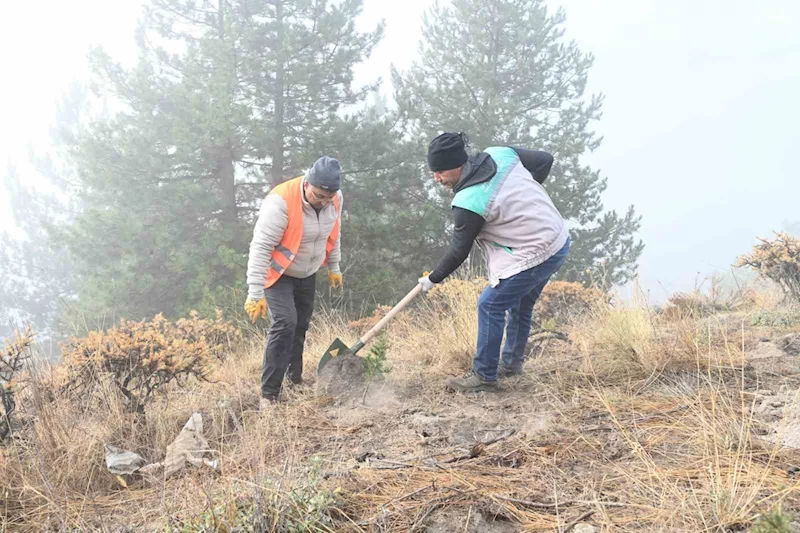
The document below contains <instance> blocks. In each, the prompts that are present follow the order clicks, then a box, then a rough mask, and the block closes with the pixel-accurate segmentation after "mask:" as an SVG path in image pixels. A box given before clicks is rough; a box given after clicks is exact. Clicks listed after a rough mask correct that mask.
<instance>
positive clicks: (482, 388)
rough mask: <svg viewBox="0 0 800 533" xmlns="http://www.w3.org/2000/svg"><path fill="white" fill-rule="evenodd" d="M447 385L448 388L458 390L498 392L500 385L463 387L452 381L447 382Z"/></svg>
mask: <svg viewBox="0 0 800 533" xmlns="http://www.w3.org/2000/svg"><path fill="white" fill-rule="evenodd" d="M445 386H446V387H447V388H448V389H451V390H454V391H458V392H497V391H499V390H500V389H499V387H497V385H494V386H492V385H478V386H477V387H462V386H460V385H454V384H452V383H450V382H446V383H445Z"/></svg>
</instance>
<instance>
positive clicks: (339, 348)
mask: <svg viewBox="0 0 800 533" xmlns="http://www.w3.org/2000/svg"><path fill="white" fill-rule="evenodd" d="M348 351H350V348H349V347H348V346H347V345H346V344H345V343H343V342H342V341H341V339H339V338H338V337H337V338H336V340H334V341H333V342H332V343H331V345H330V346H328V349H327V350H325V353H324V354H322V358H321V359H320V360H319V364H318V365H317V375H319V373H320V372H321V371H322V367H324V366H325V365H326V364H328V361H330V360H331V359H333V358H334V357H339V356H340V355H343V354H344V353H345V352H348Z"/></svg>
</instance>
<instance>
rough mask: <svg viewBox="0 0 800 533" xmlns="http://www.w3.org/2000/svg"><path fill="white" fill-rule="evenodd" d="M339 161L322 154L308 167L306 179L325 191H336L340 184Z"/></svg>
mask: <svg viewBox="0 0 800 533" xmlns="http://www.w3.org/2000/svg"><path fill="white" fill-rule="evenodd" d="M339 171H340V168H339V161H337V160H336V159H334V158H332V157H328V156H327V155H324V156H322V157H320V158H319V159H317V161H316V162H315V163H314V166H313V167H311V168H310V169H308V172H307V173H306V181H307V182H308V183H310V184H311V185H314V186H316V187H319V188H320V189H325V190H326V191H338V190H339V185H340V177H339Z"/></svg>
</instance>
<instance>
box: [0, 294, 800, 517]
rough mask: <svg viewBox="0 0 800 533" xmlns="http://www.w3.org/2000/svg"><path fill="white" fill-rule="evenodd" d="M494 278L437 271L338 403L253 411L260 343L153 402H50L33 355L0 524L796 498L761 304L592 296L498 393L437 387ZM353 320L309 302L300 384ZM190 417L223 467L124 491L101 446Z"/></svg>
mask: <svg viewBox="0 0 800 533" xmlns="http://www.w3.org/2000/svg"><path fill="white" fill-rule="evenodd" d="M481 288H482V284H481V283H477V282H470V281H465V280H461V281H458V282H451V283H448V284H445V285H444V286H442V287H440V288H438V289H437V290H436V291H435V292H434V293H433V294H431V295H430V297H427V298H424V299H420V300H418V301H417V302H415V305H414V307H413V309H411V310H409V311H407V312H404V313H402V314H401V315H400V316H399V317H398V318H397V319H396V320H395V321H394V322H393V323H392V324H391V325H390V327H389V340H390V344H391V347H390V351H389V361H390V362H391V364H392V367H393V369H394V370H393V371H392V373H391V374H390V375H389V377H388V381H387V383H386V388H385V389H379V388H376V390H378V391H380V390H383V391H385V392H384V393H383V394H385V395H386V396H387V397H388V396H392V399H393V400H394V401H393V402H384V403H381V402H375V403H372V404H370V403H368V404H367V405H366V406H363V407H346V406H345V407H342V406H338V407H337V406H333V405H331V404H330V403H329V402H328V401H327V400H326V399H324V398H316V397H315V396H314V394H313V393H312V391H311V390H309V389H304V390H295V389H290V390H287V396H288V398H289V400H290V401H289V402H288V403H287V404H285V405H279V406H276V407H275V408H274V409H273V410H272V411H270V412H258V411H257V410H256V408H257V404H258V392H257V390H258V379H259V372H260V364H261V358H262V350H263V339H253V340H251V341H249V342H250V343H249V344H247V345H245V346H243V347H242V348H241V349H240V350H239V351H238V352H236V353H234V354H231V356H229V357H228V358H227V359H226V360H225V361H221V362H219V364H218V368H217V369H216V371H215V373H214V379H213V382H212V383H199V382H194V381H190V382H189V384H188V385H186V386H185V387H177V386H174V385H173V386H169V387H167V388H166V389H165V390H164V391H163V393H161V394H160V395H159V396H158V398H157V399H156V400H155V403H154V404H153V408H152V409H148V411H147V413H146V414H144V415H137V414H135V413H129V412H127V411H126V410H125V408H124V404H123V402H122V399H121V398H120V397H119V394H118V393H117V392H116V391H115V390H114V389H113V387H111V386H110V384H105V385H104V386H101V387H98V388H97V389H96V390H95V392H94V394H93V395H92V397H91V398H81V397H55V396H53V395H52V394H50V393H49V392H48V391H49V390H51V385H50V382H49V380H50V379H51V377H50V373H49V372H47V371H46V370H41V371H40V372H39V373H38V375H36V376H35V379H34V383H33V384H32V385H31V386H29V387H28V388H27V389H26V393H25V395H24V410H23V411H24V412H23V413H22V414H24V415H25V416H24V421H25V422H26V424H27V426H26V428H25V431H24V437H21V438H19V439H17V440H16V441H15V442H14V444H13V445H11V446H8V447H6V448H3V449H0V494H2V495H3V503H2V505H0V530H3V529H8V530H15V531H39V530H41V529H43V528H44V527H50V528H51V529H53V530H67V529H71V528H72V530H75V529H77V528H82V529H83V530H98V529H104V530H113V529H114V528H115V527H116V526H117V525H120V524H126V525H128V526H129V527H130V528H131V529H132V530H137V531H156V530H158V531H165V530H174V531H214V530H217V531H224V530H226V529H225V528H224V527H223V525H224V526H225V527H228V528H230V527H231V526H232V525H233V524H237V525H239V526H242V525H248V527H251V528H255V529H254V530H259V529H260V530H263V531H289V530H291V529H290V526H291V527H295V528H296V529H295V530H305V531H398V532H399V531H412V530H415V531H424V530H426V528H428V527H429V525H430V524H431V520H432V519H433V518H434V517H436V516H437V515H439V514H440V513H447V512H451V511H453V512H454V511H459V512H460V513H461V515H462V516H461V518H458V519H453V522H452V525H453V528H454V529H458V530H465V528H466V526H468V524H467V523H466V522H465V519H464V516H477V515H480V516H483V517H485V519H486V520H488V521H492V520H494V523H495V524H498V527H500V526H499V525H503V524H505V525H506V526H508V527H509V528H511V529H505V531H517V530H520V531H522V530H524V531H565V530H566V529H567V528H568V527H570V526H571V525H572V524H573V523H574V522H575V520H576V519H578V518H580V517H583V518H582V519H583V520H586V521H589V522H592V523H594V524H595V525H598V526H600V527H602V528H603V530H608V531H693V532H694V531H709V532H711V531H719V532H723V531H738V530H742V529H743V528H746V527H747V526H748V525H749V524H752V523H753V521H754V520H755V519H756V518H757V517H758V516H759V515H760V514H762V513H764V512H766V511H768V510H770V509H773V508H776V507H777V506H779V505H780V506H781V507H782V508H783V509H785V510H790V511H791V510H796V509H798V508H799V506H800V491H799V490H798V489H800V486H798V482H797V481H796V480H794V479H793V478H792V477H790V476H789V475H788V474H787V471H788V469H790V467H792V466H793V465H795V464H798V463H799V462H800V454H798V452H797V451H795V450H793V449H790V448H781V447H779V446H778V445H777V444H772V443H771V442H768V441H767V440H764V439H763V438H762V437H763V434H764V431H765V430H768V429H769V424H768V422H765V421H764V420H762V419H761V418H760V415H759V413H758V412H757V411H756V410H755V408H754V406H755V405H756V403H754V400H759V401H760V398H761V397H762V395H763V394H764V389H772V390H777V389H778V388H779V386H780V385H781V384H783V385H787V384H788V385H789V386H791V387H793V386H796V385H797V384H798V383H800V379H798V377H799V376H800V367H798V365H797V363H796V362H794V359H788V358H787V359H786V360H785V361H783V360H782V361H783V363H784V364H786V365H788V366H787V367H786V368H788V370H786V371H784V372H782V373H780V375H777V373H776V372H774V370H775V369H774V365H770V366H769V367H768V368H769V370H770V371H772V373H770V372H762V371H761V370H759V369H758V368H756V367H753V366H752V365H751V364H750V363H749V362H748V354H749V353H750V350H751V347H752V346H753V345H754V343H757V341H758V338H760V337H763V336H768V335H769V334H770V333H769V331H768V330H766V329H765V328H763V327H762V328H759V329H758V331H757V332H755V333H754V332H752V331H751V327H750V325H749V323H750V318H749V315H748V314H747V313H740V314H733V315H730V314H729V315H724V316H717V315H715V316H712V317H704V318H702V319H701V318H695V317H684V318H681V319H679V320H676V319H675V318H674V317H672V318H667V317H664V316H662V315H659V314H656V313H653V312H652V311H650V310H649V309H648V308H646V307H645V306H643V305H636V304H635V303H634V304H631V305H628V306H614V307H608V306H606V307H599V308H597V309H596V310H595V311H594V312H592V313H591V314H590V315H589V316H586V317H584V318H583V320H582V322H581V323H579V324H575V325H574V326H573V327H572V328H571V329H570V330H569V331H568V333H569V337H570V341H569V342H563V341H559V340H553V341H549V342H550V344H547V345H543V346H544V353H543V354H542V355H541V356H540V357H538V358H537V359H535V360H531V361H529V362H528V365H527V370H528V373H527V375H526V376H524V377H521V378H513V379H512V380H511V381H508V382H505V383H506V384H505V385H504V389H505V390H504V392H502V393H499V394H496V395H485V396H484V395H479V396H466V395H459V394H447V393H444V392H443V391H442V390H441V380H442V378H443V377H444V376H445V375H448V374H455V373H459V372H461V371H463V370H464V369H466V368H468V366H469V364H470V360H471V356H472V353H474V339H475V335H476V328H477V326H476V322H475V320H476V319H475V300H476V299H477V296H478V294H479V292H480V290H481ZM361 325H362V326H363V325H364V324H361ZM781 331H782V332H783V331H785V329H783V330H781ZM359 333H361V331H356V330H353V329H348V327H347V322H346V321H345V320H344V319H343V318H342V317H340V316H337V315H336V314H335V313H320V314H317V315H315V317H314V321H313V325H312V330H311V331H310V333H309V338H308V343H307V349H306V378H307V379H308V380H310V381H313V378H314V376H313V373H314V369H315V367H316V362H317V359H318V357H319V354H321V353H322V351H323V350H324V349H325V348H326V347H327V346H328V344H329V343H330V342H331V341H332V340H333V339H334V338H335V337H337V336H338V337H340V338H342V340H344V341H345V343H347V344H351V343H353V342H354V341H355V340H356V338H357V336H358V334H359ZM773 374H775V375H773ZM379 393H380V392H379ZM195 411H199V412H201V413H202V414H203V417H204V420H205V425H206V431H205V435H206V438H207V439H208V441H209V443H210V444H211V447H212V448H213V450H214V454H215V455H216V456H217V457H218V458H219V459H220V461H221V470H220V471H219V472H213V471H212V470H210V469H199V468H193V469H190V470H187V471H186V472H184V473H182V474H179V475H176V476H175V477H173V478H170V479H168V480H166V481H164V482H160V483H156V484H150V485H148V484H145V483H144V481H143V480H140V479H136V478H129V479H128V487H127V488H125V487H122V486H121V485H120V484H119V482H118V481H117V480H116V479H115V478H114V476H112V475H111V474H109V473H108V472H107V471H106V470H105V465H104V458H103V444H104V443H108V444H114V445H117V446H119V447H122V448H125V449H131V450H134V451H136V452H138V453H140V454H141V455H143V456H144V457H145V458H147V459H148V460H153V461H155V460H160V459H161V458H162V457H163V454H164V451H165V449H166V446H167V445H168V444H169V442H171V440H172V439H174V437H175V436H176V435H177V433H178V432H179V431H180V428H181V427H182V426H183V424H184V423H185V422H186V420H187V419H188V418H189V416H190V415H191V413H192V412H195ZM765 428H766V429H765ZM511 430H513V432H512V431H511ZM498 437H502V438H500V440H497V441H496V442H492V440H493V439H496V438H498ZM778 441H779V439H778ZM481 442H482V443H483V444H481ZM454 516H455V515H454ZM203 524H205V525H203ZM303 524H304V525H303ZM303 527H305V529H303ZM498 531H501V529H498Z"/></svg>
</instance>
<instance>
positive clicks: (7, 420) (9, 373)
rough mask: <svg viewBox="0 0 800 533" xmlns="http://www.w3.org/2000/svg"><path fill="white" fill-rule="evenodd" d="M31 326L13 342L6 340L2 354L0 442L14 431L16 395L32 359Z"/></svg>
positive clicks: (18, 333)
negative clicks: (23, 374)
mask: <svg viewBox="0 0 800 533" xmlns="http://www.w3.org/2000/svg"><path fill="white" fill-rule="evenodd" d="M33 337H34V333H33V329H32V328H31V326H28V327H27V328H25V331H24V332H22V333H20V332H16V333H15V334H14V339H13V340H6V342H5V348H3V351H2V353H0V441H3V440H5V439H6V438H8V437H9V436H10V435H11V433H12V431H13V427H12V416H13V414H14V410H15V409H16V407H17V403H16V401H15V399H14V396H15V394H16V393H17V392H18V391H19V389H20V387H21V375H22V371H23V368H24V366H25V362H26V361H27V360H28V359H29V358H30V352H29V350H28V348H29V347H30V345H31V344H32V343H33Z"/></svg>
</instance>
